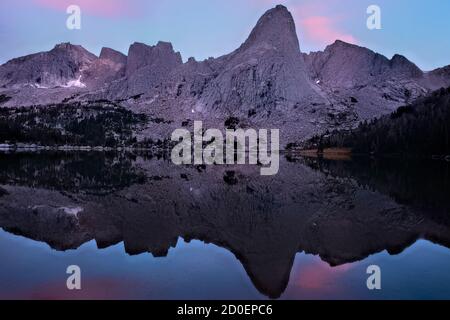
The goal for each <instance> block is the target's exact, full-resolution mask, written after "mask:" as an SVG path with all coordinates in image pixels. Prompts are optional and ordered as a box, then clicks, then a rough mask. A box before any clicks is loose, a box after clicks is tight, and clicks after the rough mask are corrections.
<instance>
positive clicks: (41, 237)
mask: <svg viewBox="0 0 450 320" xmlns="http://www.w3.org/2000/svg"><path fill="white" fill-rule="evenodd" d="M281 160H282V161H281V162H280V171H279V174H278V175H276V176H271V177H263V176H260V174H259V168H258V167H254V166H253V167H252V166H175V165H173V164H172V163H171V162H170V161H167V160H165V159H163V158H160V159H157V158H152V157H149V156H146V155H142V154H141V155H139V154H132V153H121V154H113V153H111V154H105V153H52V154H49V153H27V154H14V153H13V154H0V165H1V166H0V227H1V228H3V229H4V230H5V231H7V232H9V233H12V234H15V235H21V236H24V237H26V238H28V239H32V240H36V241H39V242H45V243H47V244H48V245H49V246H50V247H51V248H53V249H55V250H58V251H65V250H69V249H78V248H80V247H82V246H83V245H84V244H86V245H90V243H92V241H95V243H96V246H97V247H98V248H100V249H102V248H116V247H117V245H118V244H120V243H123V247H124V249H125V251H126V253H128V254H129V255H133V256H134V255H139V254H142V253H151V254H152V255H153V256H154V257H166V256H167V255H168V253H169V250H170V249H171V248H172V250H175V251H176V250H179V246H180V238H182V239H184V240H185V241H187V242H191V241H194V242H192V243H197V240H199V241H202V242H204V243H206V244H213V245H214V246H217V248H219V247H220V248H224V249H226V250H227V251H228V252H230V253H232V254H233V255H234V256H235V257H236V258H237V259H238V260H239V261H240V263H241V264H242V266H243V268H244V269H245V272H246V273H247V275H248V276H249V278H250V279H251V282H252V283H253V285H254V286H255V287H256V289H257V290H258V291H259V292H260V293H261V294H263V295H264V296H267V297H270V298H278V297H280V296H282V294H283V292H285V291H289V287H290V286H292V285H293V282H297V283H298V282H299V281H301V282H302V286H303V288H306V289H308V288H314V287H315V286H317V285H318V283H319V284H320V283H322V282H324V281H325V282H327V283H328V282H333V281H335V278H334V277H335V276H336V275H338V274H339V273H340V272H345V271H346V270H348V269H351V268H353V266H355V267H356V266H357V265H358V264H353V263H354V262H356V261H360V260H363V259H366V258H367V257H369V256H370V255H373V254H375V253H380V252H382V251H384V250H386V252H387V253H388V254H389V255H393V254H399V253H402V252H403V251H404V250H405V249H406V248H408V247H409V246H411V245H412V244H414V243H415V242H416V241H417V240H419V239H425V240H428V241H431V242H433V243H436V244H440V245H442V246H445V247H447V248H448V247H450V232H449V231H450V212H449V211H450V203H449V201H450V197H449V196H450V194H449V190H450V188H449V181H450V179H449V178H450V177H449V174H450V171H449V164H448V163H446V162H442V161H420V162H419V161H412V160H409V161H400V160H394V159H384V160H370V159H354V160H353V161H329V160H320V159H303V158H299V159H291V158H289V159H281ZM0 241H1V238H0ZM177 243H178V247H177ZM181 243H184V241H182V242H181ZM83 247H84V246H83ZM175 247H176V248H175ZM173 248H175V249H173ZM121 250H122V249H121ZM78 251H80V250H77V251H74V252H75V253H76V252H78ZM447 251H448V249H445V253H444V254H447ZM74 252H67V253H66V254H70V255H72V256H73V255H74ZM302 252H303V253H304V254H306V255H304V259H306V260H308V259H309V260H310V261H313V263H312V262H311V264H308V265H306V266H305V268H304V269H302V268H301V266H300V267H299V271H298V272H297V271H296V270H297V269H296V268H294V271H293V272H291V270H292V268H293V265H294V267H295V265H296V264H297V259H296V256H298V254H300V253H302ZM309 254H312V255H315V256H318V257H320V259H319V258H317V259H318V260H311V259H316V258H313V256H310V255H309ZM211 255H214V253H211ZM425 255H426V254H425ZM141 256H142V255H141ZM72 259H73V260H74V261H75V262H76V256H75V257H72ZM80 259H81V257H80ZM165 259H167V258H165ZM369 259H370V258H369ZM2 260H3V258H2ZM3 261H4V260H3ZM294 261H295V262H294ZM445 262H446V263H447V266H448V265H450V256H448V255H447V260H445ZM151 263H152V262H149V264H151ZM328 265H329V266H328ZM330 266H331V267H330ZM110 267H111V268H114V266H110ZM116 267H117V268H119V267H118V266H116ZM404 267H405V268H407V267H408V266H407V265H405V266H404ZM444 267H445V266H443V265H442V263H440V265H437V266H436V268H438V269H439V268H444ZM121 268H125V267H123V266H122V267H121ZM149 268H150V266H149ZM6 269H7V268H6ZM6 269H5V270H6ZM330 270H333V272H330ZM321 271H322V274H321V273H320V272H321ZM364 271H365V270H363V271H362V275H363V276H365V274H364ZM11 272H13V271H11ZM211 272H212V273H214V274H215V276H216V277H221V275H223V274H224V273H225V272H226V270H224V269H220V270H219V269H218V270H213V271H211ZM13 273H14V272H13ZM105 273H108V272H106V271H105ZM297 273H298V274H297ZM302 274H303V276H302ZM3 276H5V275H4V274H3ZM5 277H6V276H5ZM15 277H17V278H19V277H20V274H15ZM105 277H107V276H105ZM205 277H206V276H205ZM299 279H302V280H299ZM186 281H187V280H186ZM193 281H194V280H193ZM195 281H196V283H197V284H198V283H199V281H201V280H199V279H196V280H195ZM64 283H65V282H63V284H64ZM104 285H105V286H108V285H106V284H104ZM187 285H188V286H189V285H190V286H192V285H193V284H192V283H191V284H187ZM361 285H362V286H365V280H364V282H362V281H361ZM443 285H444V286H445V287H446V288H448V289H449V291H450V283H445V282H444V283H443ZM287 288H288V289H287ZM118 290H119V291H120V289H118ZM161 295H162V294H161ZM236 296H239V295H236ZM153 297H154V298H158V296H153ZM169 297H170V296H169ZM160 298H161V296H160Z"/></svg>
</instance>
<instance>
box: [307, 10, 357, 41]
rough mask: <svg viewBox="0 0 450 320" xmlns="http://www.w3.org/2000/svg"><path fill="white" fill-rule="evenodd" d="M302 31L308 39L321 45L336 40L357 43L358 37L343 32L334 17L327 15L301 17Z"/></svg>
mask: <svg viewBox="0 0 450 320" xmlns="http://www.w3.org/2000/svg"><path fill="white" fill-rule="evenodd" d="M299 23H300V25H299V27H300V28H301V31H303V32H304V36H305V37H306V38H307V40H308V41H311V42H313V43H317V44H320V45H324V44H325V45H326V44H331V43H333V42H334V41H335V40H342V41H345V42H349V43H356V42H357V41H356V39H355V38H354V37H353V36H352V35H351V34H348V33H345V32H342V31H340V30H339V28H338V27H337V23H336V21H335V20H334V19H332V18H330V17H325V16H312V17H307V18H303V19H300V21H299Z"/></svg>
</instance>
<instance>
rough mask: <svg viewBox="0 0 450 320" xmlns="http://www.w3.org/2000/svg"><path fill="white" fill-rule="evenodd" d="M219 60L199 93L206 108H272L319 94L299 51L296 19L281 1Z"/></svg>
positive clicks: (238, 110) (241, 111)
mask: <svg viewBox="0 0 450 320" xmlns="http://www.w3.org/2000/svg"><path fill="white" fill-rule="evenodd" d="M218 62H219V67H218V69H217V72H218V74H217V76H216V77H214V79H213V80H212V81H211V82H210V84H209V85H208V86H207V88H206V90H204V92H202V94H201V101H202V102H203V103H204V105H205V107H206V108H207V109H208V110H218V111H219V112H220V111H222V112H223V111H225V110H226V111H227V112H229V113H237V114H247V113H248V111H249V110H251V109H256V112H257V111H258V109H264V110H265V112H270V111H272V112H273V111H275V110H276V108H283V109H288V110H289V109H293V107H294V105H295V104H298V103H305V102H307V101H310V100H311V99H315V100H317V99H319V97H318V94H317V93H316V92H314V90H313V89H312V84H311V81H310V79H309V78H308V75H307V72H306V67H305V64H304V61H303V57H302V56H301V55H300V48H299V43H298V39H297V35H296V32H295V24H294V20H293V18H292V16H291V14H290V13H289V11H288V10H287V9H286V8H285V7H283V6H277V7H276V8H274V9H272V10H269V11H268V12H267V13H265V14H264V15H263V16H262V17H261V19H260V20H259V21H258V23H257V25H256V27H255V28H254V29H253V31H252V32H251V34H250V36H249V38H248V39H247V41H246V42H245V43H244V44H243V45H242V46H241V47H240V48H239V49H237V50H236V51H235V52H233V53H231V54H229V55H227V56H224V57H222V58H220V59H219V61H218Z"/></svg>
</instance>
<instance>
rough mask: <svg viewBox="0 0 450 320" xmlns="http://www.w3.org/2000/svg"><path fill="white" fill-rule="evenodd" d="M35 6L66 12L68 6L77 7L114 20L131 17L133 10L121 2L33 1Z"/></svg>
mask: <svg viewBox="0 0 450 320" xmlns="http://www.w3.org/2000/svg"><path fill="white" fill-rule="evenodd" d="M33 1H34V2H35V3H36V4H37V5H39V6H41V7H44V8H50V9H54V10H62V11H66V9H67V7H68V6H70V5H77V6H79V7H80V8H81V12H82V13H83V12H85V13H87V14H92V15H96V16H102V17H108V18H115V17H119V16H124V15H132V14H133V13H134V10H133V9H132V8H131V7H130V5H127V3H129V1H123V0H33Z"/></svg>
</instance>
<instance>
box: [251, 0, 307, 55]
mask: <svg viewBox="0 0 450 320" xmlns="http://www.w3.org/2000/svg"><path fill="white" fill-rule="evenodd" d="M258 44H268V45H271V46H273V47H275V48H276V49H277V50H280V51H288V50H294V51H297V52H298V51H300V46H299V42H298V38H297V33H296V31H295V22H294V19H293V17H292V15H291V13H290V12H289V11H288V9H287V8H286V7H285V6H282V5H278V6H276V7H275V8H273V9H270V10H269V11H267V12H266V13H265V14H264V15H263V16H262V17H261V18H260V19H259V21H258V23H257V24H256V26H255V28H254V29H253V30H252V32H251V33H250V36H249V37H248V39H247V41H245V43H244V45H243V47H244V48H247V47H250V46H252V45H258Z"/></svg>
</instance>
